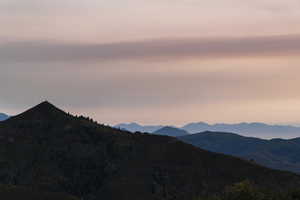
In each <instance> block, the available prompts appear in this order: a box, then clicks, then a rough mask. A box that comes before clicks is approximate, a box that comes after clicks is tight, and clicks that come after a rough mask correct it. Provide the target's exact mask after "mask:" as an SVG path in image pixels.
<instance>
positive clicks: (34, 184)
mask: <svg viewBox="0 0 300 200" xmlns="http://www.w3.org/2000/svg"><path fill="white" fill-rule="evenodd" d="M0 158H1V160H0V183H1V184H6V185H8V184H10V185H17V186H19V187H20V186H21V187H25V188H30V190H34V191H45V192H51V193H52V192H55V194H57V193H66V194H71V195H74V196H77V197H78V198H83V199H84V200H95V199H105V200H129V199H130V200H141V199H142V200H171V199H174V200H175V199H178V200H192V199H193V198H194V197H196V196H199V195H205V194H214V193H216V192H219V191H221V190H222V189H223V188H224V187H225V186H227V185H231V184H233V183H237V182H240V181H243V180H245V179H248V180H250V181H252V182H253V183H255V184H256V185H257V186H259V187H261V188H269V189H273V190H287V189H289V188H293V187H295V186H297V185H299V184H300V177H299V176H298V175H295V174H293V173H288V172H282V171H276V170H271V169H267V168H264V167H261V166H258V165H255V164H252V163H250V162H248V161H244V160H241V159H238V158H234V157H230V156H225V155H222V154H217V153H211V152H208V151H205V150H201V149H199V148H196V147H194V146H192V145H189V144H185V143H183V142H181V141H179V140H177V139H176V138H173V137H167V136H157V135H149V134H142V133H135V134H132V133H130V132H126V131H121V130H118V129H114V128H110V127H108V126H103V125H99V124H97V123H95V122H93V121H92V120H91V119H88V118H84V117H74V116H71V115H69V114H67V113H65V112H63V111H61V110H59V109H57V108H56V107H54V106H53V105H51V104H50V103H48V102H43V103H41V104H40V105H38V106H36V107H34V108H32V109H30V110H28V111H26V112H24V113H22V114H20V115H18V116H15V117H12V118H10V119H8V120H6V121H3V122H0ZM0 191H1V190H0ZM0 194H1V193H0Z"/></svg>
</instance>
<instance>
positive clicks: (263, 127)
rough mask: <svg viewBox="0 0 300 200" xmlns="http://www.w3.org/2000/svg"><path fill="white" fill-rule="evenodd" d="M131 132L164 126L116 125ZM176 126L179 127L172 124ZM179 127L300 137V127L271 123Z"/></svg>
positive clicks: (200, 124) (191, 130) (192, 131)
mask: <svg viewBox="0 0 300 200" xmlns="http://www.w3.org/2000/svg"><path fill="white" fill-rule="evenodd" d="M115 127H116V128H121V129H124V130H127V131H130V132H136V131H139V132H147V133H153V132H156V131H157V130H159V129H161V128H163V127H164V126H161V125H158V126H143V125H140V124H137V123H131V124H119V125H116V126H115ZM172 127H174V128H178V127H175V126H172ZM179 129H182V130H185V131H186V132H188V133H191V134H195V133H200V132H204V131H214V132H229V133H238V134H240V135H243V136H249V137H259V138H268V139H270V138H296V137H300V127H296V126H283V125H269V124H264V123H257V122H255V123H239V124H207V123H204V122H198V123H189V124H187V125H185V126H183V127H179Z"/></svg>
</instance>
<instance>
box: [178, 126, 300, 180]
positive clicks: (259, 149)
mask: <svg viewBox="0 0 300 200" xmlns="http://www.w3.org/2000/svg"><path fill="white" fill-rule="evenodd" d="M179 139H181V140H182V141H184V142H187V143H189V144H192V145H194V146H197V147H199V148H203V149H206V150H208V151H213V152H217V153H224V154H227V155H232V156H237V157H240V158H243V159H247V160H253V161H255V162H257V163H259V164H261V165H264V166H267V167H270V168H273V169H280V170H288V171H292V172H295V173H298V174H300V146H299V144H300V138H294V139H280V138H274V139H260V138H255V137H245V136H241V135H238V134H235V133H225V132H211V131H206V132H202V133H197V134H192V135H188V136H183V137H180V138H179Z"/></svg>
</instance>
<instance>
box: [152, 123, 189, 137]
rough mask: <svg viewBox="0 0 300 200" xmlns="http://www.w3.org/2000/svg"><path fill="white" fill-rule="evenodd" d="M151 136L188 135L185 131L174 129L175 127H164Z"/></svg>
mask: <svg viewBox="0 0 300 200" xmlns="http://www.w3.org/2000/svg"><path fill="white" fill-rule="evenodd" d="M153 134H157V135H168V136H172V137H179V136H184V135H188V134H189V133H188V132H186V131H185V130H182V129H179V128H175V127H171V126H165V127H163V128H161V129H159V130H157V131H155V132H153Z"/></svg>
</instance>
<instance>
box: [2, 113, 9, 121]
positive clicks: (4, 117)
mask: <svg viewBox="0 0 300 200" xmlns="http://www.w3.org/2000/svg"><path fill="white" fill-rule="evenodd" d="M8 118H9V116H8V115H7V114H4V113H0V121H4V120H7V119H8Z"/></svg>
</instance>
